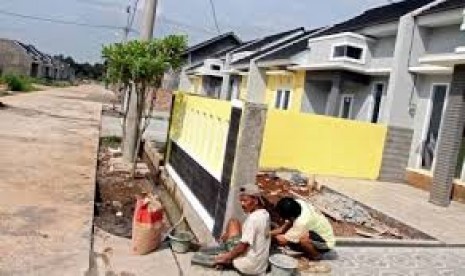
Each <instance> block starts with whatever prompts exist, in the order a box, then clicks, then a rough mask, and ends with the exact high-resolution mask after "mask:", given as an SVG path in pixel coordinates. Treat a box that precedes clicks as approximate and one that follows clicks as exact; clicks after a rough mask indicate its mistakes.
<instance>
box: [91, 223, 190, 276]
mask: <svg viewBox="0 0 465 276" xmlns="http://www.w3.org/2000/svg"><path fill="white" fill-rule="evenodd" d="M130 250H131V240H130V239H125V238H120V237H117V236H114V235H111V234H108V233H107V232H105V231H103V230H101V229H99V228H95V234H94V250H93V263H94V264H95V266H93V269H91V273H90V274H89V275H90V276H98V275H122V276H131V275H137V276H144V275H147V276H148V275H182V272H181V270H180V269H179V267H178V264H177V262H176V259H175V257H174V255H173V253H172V251H171V249H170V248H169V247H166V245H165V246H164V247H162V248H160V249H158V250H156V251H155V252H153V253H150V254H147V255H143V256H137V255H132V254H131V252H130ZM186 275H187V274H186Z"/></svg>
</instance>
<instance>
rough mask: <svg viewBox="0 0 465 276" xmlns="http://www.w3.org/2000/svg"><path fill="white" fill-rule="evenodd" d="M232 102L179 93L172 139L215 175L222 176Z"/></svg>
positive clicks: (171, 134) (174, 111)
mask: <svg viewBox="0 0 465 276" xmlns="http://www.w3.org/2000/svg"><path fill="white" fill-rule="evenodd" d="M231 108H232V106H231V102H227V101H221V100H216V99H209V98H204V97H199V96H191V95H187V94H182V93H177V94H176V96H175V102H174V106H173V114H172V116H173V117H172V120H171V127H170V139H171V140H173V141H174V142H176V144H177V145H178V146H180V147H181V148H182V149H183V150H184V151H186V152H187V153H188V154H189V155H190V156H191V157H193V158H195V160H196V161H197V162H198V163H199V164H200V165H202V166H203V167H204V168H205V169H206V170H207V171H209V172H210V173H211V174H212V175H213V176H215V177H216V178H220V176H221V173H222V169H223V162H224V154H225V149H226V142H227V137H228V131H229V121H230V116H231Z"/></svg>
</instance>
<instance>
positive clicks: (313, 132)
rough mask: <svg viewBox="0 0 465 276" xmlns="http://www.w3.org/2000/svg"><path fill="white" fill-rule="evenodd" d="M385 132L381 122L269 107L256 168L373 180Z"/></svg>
mask: <svg viewBox="0 0 465 276" xmlns="http://www.w3.org/2000/svg"><path fill="white" fill-rule="evenodd" d="M386 132H387V128H386V126H383V125H375V124H370V123H364V122H357V121H351V120H344V119H339V118H332V117H326V116H319V115H310V114H301V113H294V112H286V111H280V110H269V111H268V115H267V120H266V126H265V133H264V140H263V145H262V152H261V156H260V167H262V168H279V167H285V168H292V169H297V170H300V171H302V172H306V173H308V174H321V175H334V176H341V177H354V178H364V179H376V178H378V176H379V170H380V167H381V159H382V155H383V148H384V141H385V137H386Z"/></svg>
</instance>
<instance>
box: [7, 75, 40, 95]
mask: <svg viewBox="0 0 465 276" xmlns="http://www.w3.org/2000/svg"><path fill="white" fill-rule="evenodd" d="M2 82H3V83H5V84H6V85H7V87H8V90H10V91H15V92H29V91H32V90H33V86H32V83H31V80H30V79H29V78H28V77H25V76H19V75H5V76H3V77H2Z"/></svg>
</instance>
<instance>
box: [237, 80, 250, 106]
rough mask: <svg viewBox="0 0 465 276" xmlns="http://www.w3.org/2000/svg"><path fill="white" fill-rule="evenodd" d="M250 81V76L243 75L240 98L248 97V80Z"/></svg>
mask: <svg viewBox="0 0 465 276" xmlns="http://www.w3.org/2000/svg"><path fill="white" fill-rule="evenodd" d="M248 81H249V77H248V76H241V85H240V87H239V99H240V100H246V99H247V82H248Z"/></svg>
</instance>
